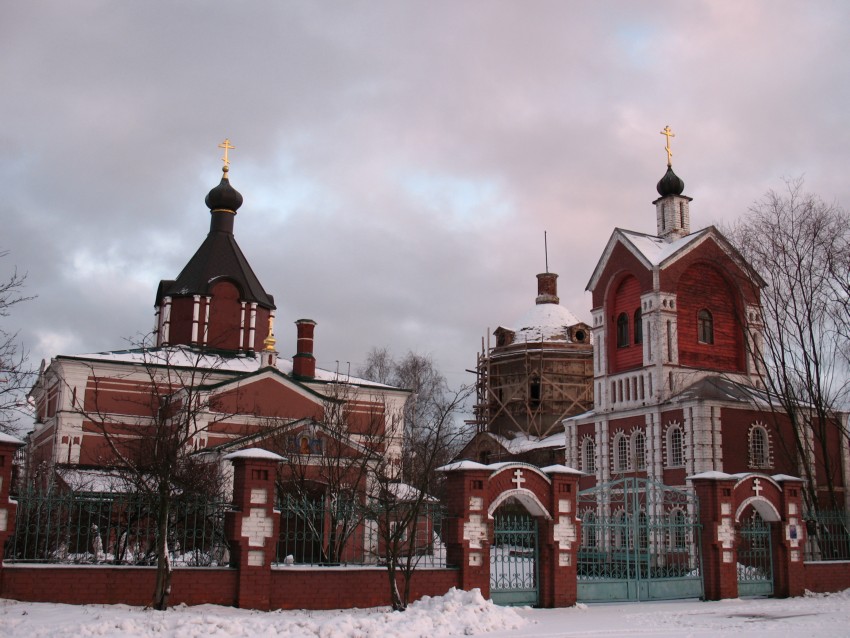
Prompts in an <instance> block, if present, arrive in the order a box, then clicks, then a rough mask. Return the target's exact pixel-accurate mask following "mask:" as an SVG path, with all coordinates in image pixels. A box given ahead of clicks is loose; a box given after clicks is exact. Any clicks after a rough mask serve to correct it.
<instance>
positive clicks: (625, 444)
mask: <svg viewBox="0 0 850 638" xmlns="http://www.w3.org/2000/svg"><path fill="white" fill-rule="evenodd" d="M628 470H629V437H627V436H626V435H625V434H622V433H621V434H618V435H617V436H616V438H615V439H614V471H615V472H627V471H628Z"/></svg>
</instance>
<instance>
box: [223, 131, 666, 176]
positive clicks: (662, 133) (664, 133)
mask: <svg viewBox="0 0 850 638" xmlns="http://www.w3.org/2000/svg"><path fill="white" fill-rule="evenodd" d="M661 135H663V136H665V137H666V138H667V146H665V147H664V149H665V150H666V151H667V166H673V151H671V150H670V138H671V137H676V134H675V133H674V132H673V131H671V130H670V125H669V124H668V125H667V126H665V127H664V130H663V131H661ZM225 153H227V151H225Z"/></svg>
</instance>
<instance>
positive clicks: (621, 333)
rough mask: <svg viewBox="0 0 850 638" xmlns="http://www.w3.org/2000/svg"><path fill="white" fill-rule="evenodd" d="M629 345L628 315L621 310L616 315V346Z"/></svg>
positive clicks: (623, 346)
mask: <svg viewBox="0 0 850 638" xmlns="http://www.w3.org/2000/svg"><path fill="white" fill-rule="evenodd" d="M628 345H629V315H627V314H626V313H625V312H621V313H620V316H619V317H617V347H618V348H625V347H626V346H628Z"/></svg>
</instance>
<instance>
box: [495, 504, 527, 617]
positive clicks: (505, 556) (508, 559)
mask: <svg viewBox="0 0 850 638" xmlns="http://www.w3.org/2000/svg"><path fill="white" fill-rule="evenodd" d="M493 532H494V534H493V536H494V538H493V544H492V545H491V546H490V597H491V598H492V599H493V602H494V603H496V604H497V605H536V604H537V602H538V593H539V587H538V582H539V578H538V567H537V563H538V561H537V521H536V520H534V519H533V518H532V517H531V516H529V515H527V514H500V513H499V512H498V511H497V512H496V514H495V516H494V517H493Z"/></svg>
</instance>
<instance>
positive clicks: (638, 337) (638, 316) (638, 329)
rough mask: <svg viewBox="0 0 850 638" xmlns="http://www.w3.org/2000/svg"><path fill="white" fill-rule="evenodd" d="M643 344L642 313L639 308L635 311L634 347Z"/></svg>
mask: <svg viewBox="0 0 850 638" xmlns="http://www.w3.org/2000/svg"><path fill="white" fill-rule="evenodd" d="M639 343H643V313H642V312H641V310H640V308H638V309H637V310H635V345H637V344H639Z"/></svg>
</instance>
